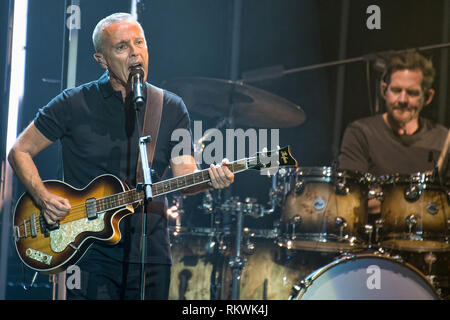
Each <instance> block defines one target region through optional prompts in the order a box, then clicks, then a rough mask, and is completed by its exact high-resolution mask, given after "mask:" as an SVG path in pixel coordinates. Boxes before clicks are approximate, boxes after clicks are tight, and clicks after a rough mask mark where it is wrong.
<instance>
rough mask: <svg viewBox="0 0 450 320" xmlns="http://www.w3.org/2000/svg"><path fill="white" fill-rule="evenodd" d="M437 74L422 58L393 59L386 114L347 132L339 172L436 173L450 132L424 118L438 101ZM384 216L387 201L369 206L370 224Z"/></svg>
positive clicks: (385, 80)
mask: <svg viewBox="0 0 450 320" xmlns="http://www.w3.org/2000/svg"><path fill="white" fill-rule="evenodd" d="M434 76H435V69H434V67H433V63H432V61H431V60H429V59H427V58H425V57H424V56H422V55H421V54H419V53H417V52H406V53H401V54H399V53H396V54H393V55H392V56H391V57H390V58H389V60H388V61H387V63H386V69H385V72H384V74H383V77H382V81H381V86H380V88H381V92H380V93H381V97H382V98H383V100H384V101H385V105H386V111H385V112H384V113H383V114H377V115H374V116H371V117H367V118H363V119H359V120H357V121H354V122H352V123H351V124H350V125H349V126H348V127H347V128H346V130H345V132H344V136H343V140H342V143H341V149H340V154H339V158H338V161H339V168H340V169H346V170H355V171H360V172H363V173H371V174H372V175H373V176H375V177H379V176H382V175H388V174H397V173H398V174H412V173H417V172H432V171H433V170H434V169H435V168H436V163H437V161H438V159H439V157H440V153H441V150H442V149H443V147H444V143H445V141H446V138H447V134H448V129H447V128H446V127H444V126H442V125H440V124H437V123H435V122H433V121H431V120H429V119H425V118H423V117H421V116H420V112H421V111H422V110H423V108H424V107H426V106H428V105H429V104H430V103H431V101H432V100H433V97H434V94H435V91H434V90H433V89H432V84H433V81H434ZM380 212H381V201H380V200H378V199H377V198H372V199H370V200H369V201H368V213H369V221H371V220H372V221H373V219H374V218H375V217H376V216H374V215H378V214H380Z"/></svg>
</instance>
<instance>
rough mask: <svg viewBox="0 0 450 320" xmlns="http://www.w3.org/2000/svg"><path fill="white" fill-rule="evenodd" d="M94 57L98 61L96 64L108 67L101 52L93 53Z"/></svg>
mask: <svg viewBox="0 0 450 320" xmlns="http://www.w3.org/2000/svg"><path fill="white" fill-rule="evenodd" d="M94 59H95V61H97V62H98V64H99V65H100V66H101V67H102V68H104V69H108V65H107V64H106V60H105V58H104V57H103V54H101V53H99V52H96V53H94Z"/></svg>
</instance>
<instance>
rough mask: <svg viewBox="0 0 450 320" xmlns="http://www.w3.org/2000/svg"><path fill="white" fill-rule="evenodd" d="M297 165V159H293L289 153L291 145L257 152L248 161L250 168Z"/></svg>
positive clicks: (271, 168)
mask: <svg viewBox="0 0 450 320" xmlns="http://www.w3.org/2000/svg"><path fill="white" fill-rule="evenodd" d="M297 166H298V163H297V160H295V159H294V157H293V156H292V153H291V146H287V147H284V148H280V149H278V150H271V151H265V152H264V151H263V152H258V153H257V154H256V155H255V157H254V158H252V159H251V160H250V162H249V167H250V168H251V169H256V170H262V169H270V170H271V171H272V170H273V169H276V170H278V169H279V168H286V167H288V168H289V167H291V168H293V167H294V168H295V167H297Z"/></svg>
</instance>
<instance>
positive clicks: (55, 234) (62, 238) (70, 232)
mask: <svg viewBox="0 0 450 320" xmlns="http://www.w3.org/2000/svg"><path fill="white" fill-rule="evenodd" d="M104 215H105V213H100V214H99V215H98V217H97V219H93V220H88V218H83V219H79V220H76V221H71V222H67V223H64V224H61V225H60V227H59V229H57V230H53V231H50V248H51V249H52V250H53V251H54V252H62V251H64V249H66V248H67V246H68V245H69V244H70V243H72V242H74V241H75V238H76V237H77V236H78V235H79V234H80V233H82V232H100V231H102V230H103V229H104V227H105V222H104V220H103V216H104Z"/></svg>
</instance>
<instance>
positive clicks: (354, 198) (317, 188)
mask: <svg viewBox="0 0 450 320" xmlns="http://www.w3.org/2000/svg"><path fill="white" fill-rule="evenodd" d="M370 179H371V177H370V176H369V175H368V174H359V173H357V172H351V171H343V170H338V171H333V170H332V168H330V167H303V168H297V169H296V170H295V172H294V173H293V174H291V181H290V183H289V185H290V192H289V193H288V195H287V197H286V201H285V204H284V208H283V211H282V215H281V223H282V227H283V225H284V228H285V239H286V240H285V243H286V246H287V247H289V248H293V249H303V250H314V251H325V252H332V251H339V250H345V251H350V250H354V249H358V248H361V247H362V246H363V243H364V241H363V239H362V237H363V236H362V234H363V230H364V229H363V228H364V226H365V224H366V221H367V216H366V201H367V200H366V199H367V190H368V182H369V181H370Z"/></svg>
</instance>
